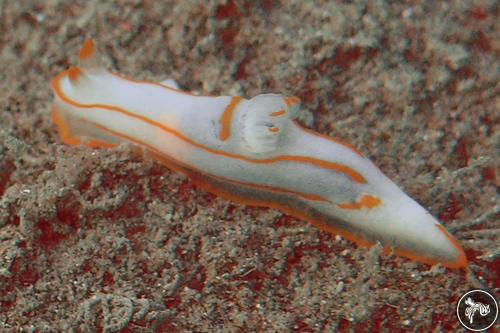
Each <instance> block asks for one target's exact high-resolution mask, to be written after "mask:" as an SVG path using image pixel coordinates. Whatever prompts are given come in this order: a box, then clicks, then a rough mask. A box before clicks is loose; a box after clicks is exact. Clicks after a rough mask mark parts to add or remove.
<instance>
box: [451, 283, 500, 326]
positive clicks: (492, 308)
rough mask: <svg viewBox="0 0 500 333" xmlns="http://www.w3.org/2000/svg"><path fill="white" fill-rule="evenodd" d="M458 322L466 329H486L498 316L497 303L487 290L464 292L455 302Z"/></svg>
mask: <svg viewBox="0 0 500 333" xmlns="http://www.w3.org/2000/svg"><path fill="white" fill-rule="evenodd" d="M457 316H458V320H459V321H460V324H462V326H463V327H465V328H466V329H468V330H471V331H474V332H480V331H484V330H487V329H488V328H490V327H491V326H493V324H495V322H496V321H497V318H498V303H497V300H496V299H495V297H493V295H492V294H490V293H488V292H487V291H484V290H480V289H475V290H471V291H469V292H467V293H465V294H464V295H463V296H462V297H461V298H460V300H459V301H458V304H457Z"/></svg>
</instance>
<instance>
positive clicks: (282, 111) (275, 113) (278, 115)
mask: <svg viewBox="0 0 500 333" xmlns="http://www.w3.org/2000/svg"><path fill="white" fill-rule="evenodd" d="M285 114H286V111H285V110H279V111H275V112H271V113H270V114H269V115H270V116H271V117H281V116H284V115H285Z"/></svg>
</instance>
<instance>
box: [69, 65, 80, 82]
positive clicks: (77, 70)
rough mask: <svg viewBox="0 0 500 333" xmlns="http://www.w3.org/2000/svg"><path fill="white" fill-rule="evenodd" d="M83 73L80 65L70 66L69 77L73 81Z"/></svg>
mask: <svg viewBox="0 0 500 333" xmlns="http://www.w3.org/2000/svg"><path fill="white" fill-rule="evenodd" d="M81 75H83V73H82V71H81V70H80V68H78V67H70V68H69V69H68V77H69V79H70V80H71V81H77V80H78V79H79V78H80V76H81Z"/></svg>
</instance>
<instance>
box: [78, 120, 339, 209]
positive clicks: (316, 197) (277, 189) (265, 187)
mask: <svg viewBox="0 0 500 333" xmlns="http://www.w3.org/2000/svg"><path fill="white" fill-rule="evenodd" d="M85 122H87V123H90V124H92V125H93V126H95V127H97V128H99V129H100V130H102V131H105V132H108V133H111V134H112V135H114V136H117V137H120V138H122V139H125V140H127V141H129V142H132V143H135V144H137V145H140V146H143V147H145V148H146V149H148V150H149V151H150V152H151V153H152V155H153V156H155V157H156V158H157V159H158V160H160V161H163V162H168V160H171V161H172V162H174V163H175V164H177V165H179V166H181V167H183V168H186V169H192V170H194V171H196V172H198V173H201V174H203V173H204V172H203V171H202V170H199V169H197V168H195V167H193V166H191V165H188V164H186V163H184V162H181V161H179V160H177V159H175V158H173V157H171V156H169V155H166V154H165V153H163V152H161V151H159V150H158V149H156V148H155V147H153V146H151V145H149V144H148V143H146V142H143V141H141V140H137V139H136V138H134V137H131V136H129V135H126V134H123V133H120V132H117V131H115V130H112V129H110V128H108V127H106V126H103V125H100V124H97V123H95V122H93V121H87V120H85ZM97 142H99V140H90V141H88V142H86V144H90V145H89V146H90V147H95V146H94V144H95V143H97ZM107 144H108V145H112V146H116V145H114V144H110V143H107ZM164 159H168V160H167V161H165V160H164ZM178 169H179V168H174V170H178ZM210 177H212V178H214V179H218V180H221V181H224V182H230V183H233V184H237V185H240V186H246V187H250V188H255V189H260V190H266V191H273V192H278V193H284V194H291V195H295V196H297V197H300V198H303V199H307V200H312V201H321V202H330V201H329V200H328V199H325V198H324V197H322V196H320V195H316V194H308V193H303V192H297V191H292V190H287V189H283V188H280V187H275V186H270V185H262V184H254V183H246V182H243V181H239V180H233V179H227V178H223V177H219V176H214V175H210Z"/></svg>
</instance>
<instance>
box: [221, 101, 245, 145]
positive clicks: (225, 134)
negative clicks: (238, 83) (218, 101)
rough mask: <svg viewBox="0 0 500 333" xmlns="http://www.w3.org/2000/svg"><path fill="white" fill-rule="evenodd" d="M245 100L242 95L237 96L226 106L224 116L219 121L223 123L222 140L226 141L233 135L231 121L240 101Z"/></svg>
mask: <svg viewBox="0 0 500 333" xmlns="http://www.w3.org/2000/svg"><path fill="white" fill-rule="evenodd" d="M242 100H243V97H241V96H235V97H233V98H232V99H231V102H230V103H229V104H228V106H226V109H225V110H224V112H223V113H222V116H221V117H220V119H219V123H220V125H221V127H222V128H221V130H220V134H219V137H220V139H221V141H226V140H227V139H228V138H229V136H230V135H231V123H232V120H233V114H234V111H235V110H236V108H237V107H238V105H239V104H240V102H241V101H242Z"/></svg>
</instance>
